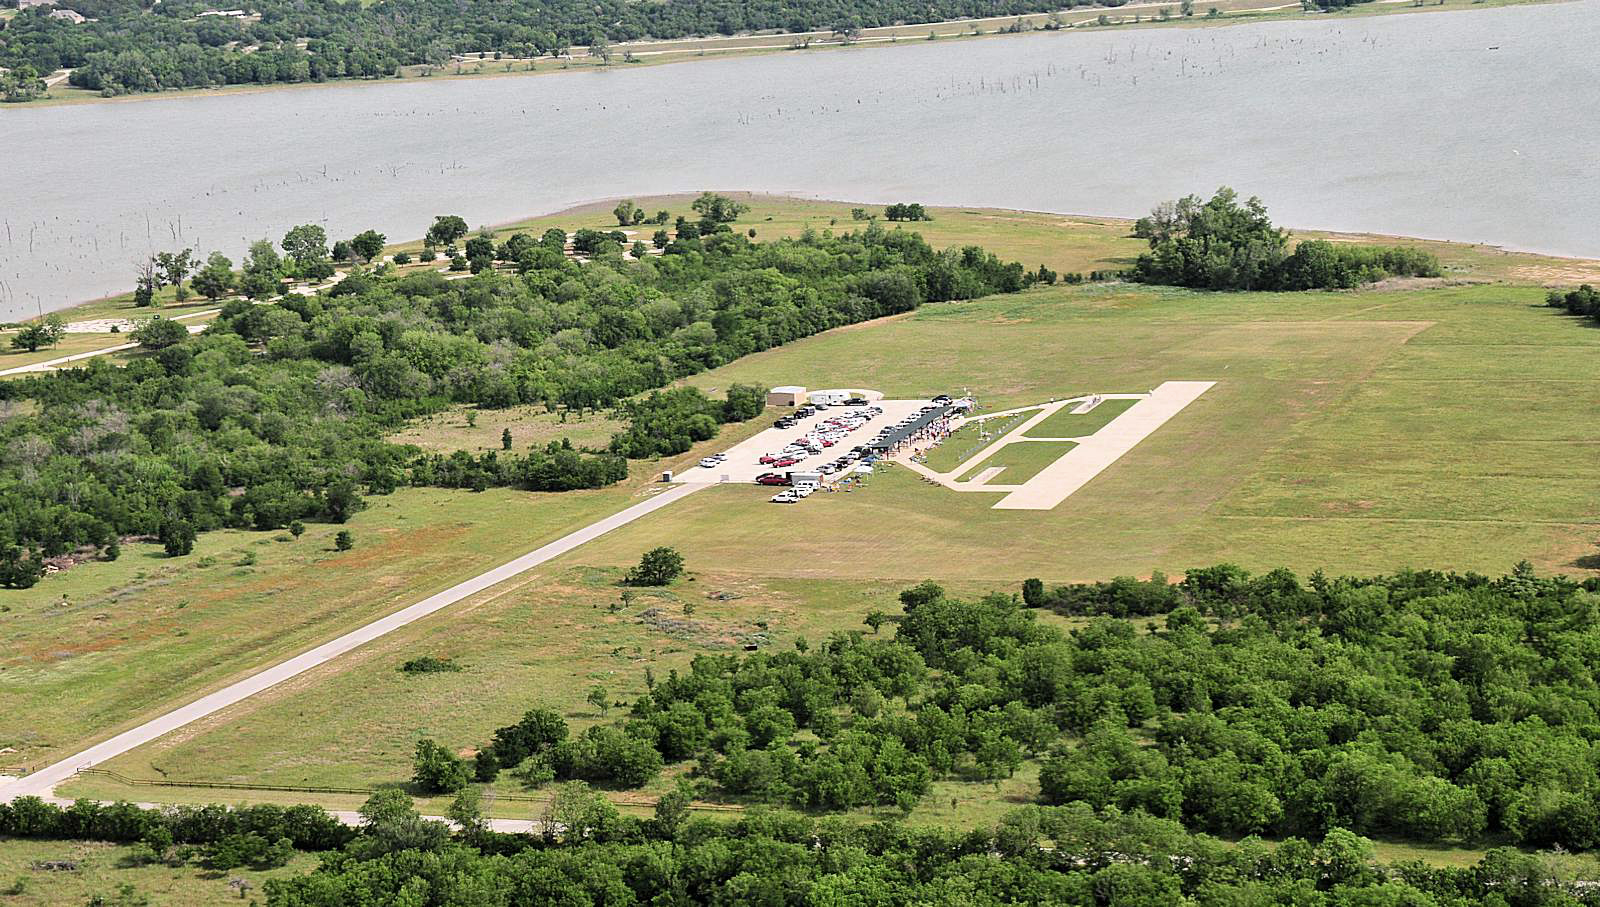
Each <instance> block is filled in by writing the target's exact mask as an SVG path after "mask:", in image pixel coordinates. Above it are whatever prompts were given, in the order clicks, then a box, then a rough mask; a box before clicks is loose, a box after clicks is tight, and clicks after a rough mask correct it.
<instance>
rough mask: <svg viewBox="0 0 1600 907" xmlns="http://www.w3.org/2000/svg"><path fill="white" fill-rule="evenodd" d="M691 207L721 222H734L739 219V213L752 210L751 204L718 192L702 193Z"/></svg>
mask: <svg viewBox="0 0 1600 907" xmlns="http://www.w3.org/2000/svg"><path fill="white" fill-rule="evenodd" d="M689 207H691V208H693V209H694V210H695V211H698V212H699V213H700V216H701V217H703V218H705V219H706V220H709V221H714V222H716V223H719V224H727V223H732V222H733V221H736V220H738V219H739V215H741V214H744V213H745V212H747V211H749V210H750V206H749V205H746V204H744V203H743V202H738V201H734V200H733V199H731V198H729V197H727V196H726V195H720V194H718V193H716V192H702V193H700V197H699V198H696V199H695V200H694V201H693V202H691V203H690V205H689Z"/></svg>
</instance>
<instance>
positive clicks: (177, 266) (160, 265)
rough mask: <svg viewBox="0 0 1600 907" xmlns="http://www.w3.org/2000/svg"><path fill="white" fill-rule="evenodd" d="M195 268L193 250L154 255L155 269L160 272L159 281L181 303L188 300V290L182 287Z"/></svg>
mask: <svg viewBox="0 0 1600 907" xmlns="http://www.w3.org/2000/svg"><path fill="white" fill-rule="evenodd" d="M194 267H195V260H194V250H193V249H184V250H183V251H181V252H161V253H159V254H157V255H156V268H157V269H159V270H160V271H161V281H162V282H163V283H165V284H166V285H167V286H169V287H172V291H173V295H174V297H175V298H176V299H177V300H178V301H179V302H183V301H184V300H185V299H188V298H189V290H188V288H187V287H185V286H184V285H183V282H184V280H185V279H187V278H188V276H189V272H191V271H193V270H194Z"/></svg>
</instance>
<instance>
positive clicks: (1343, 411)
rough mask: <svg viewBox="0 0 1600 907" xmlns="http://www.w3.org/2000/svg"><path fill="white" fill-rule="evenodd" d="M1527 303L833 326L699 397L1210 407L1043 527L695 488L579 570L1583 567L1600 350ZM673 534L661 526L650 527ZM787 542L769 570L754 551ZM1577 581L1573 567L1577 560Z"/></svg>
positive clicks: (1597, 339)
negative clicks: (948, 397)
mask: <svg viewBox="0 0 1600 907" xmlns="http://www.w3.org/2000/svg"><path fill="white" fill-rule="evenodd" d="M1542 299H1543V291H1542V290H1540V289H1538V288H1531V287H1529V288H1519V287H1506V286H1466V287H1431V288H1419V289H1406V290H1394V291H1372V292H1363V293H1314V294H1255V295H1248V294H1206V293H1191V292H1185V291H1176V290H1165V289H1154V288H1141V287H1126V286H1110V287H1086V288H1053V289H1041V290H1035V291H1032V292H1029V293H1025V294H1022V295H1020V296H1014V297H1004V298H995V299H990V300H984V301H980V302H976V303H969V304H953V305H947V306H930V307H928V308H926V309H923V310H921V311H919V312H918V313H917V314H916V315H915V316H914V317H911V318H904V319H899V320H894V321H890V322H886V323H882V324H878V325H874V326H872V327H868V328H858V329H853V330H847V331H839V332H834V333H831V334H826V335H822V336H819V337H815V338H811V339H809V340H806V341H803V342H800V343H797V344H792V345H790V346H788V347H785V348H782V349H778V350H773V351H769V352H767V353H763V354H759V355H756V356H752V357H748V358H746V359H744V360H741V361H740V362H737V363H734V364H733V365H730V366H728V367H725V368H722V369H718V370H716V371H714V372H710V373H707V374H705V375H703V376H700V377H698V378H696V379H695V380H694V382H693V383H696V384H702V385H706V386H719V385H726V384H728V383H731V382H733V381H746V382H754V383H758V384H761V383H766V384H779V383H796V384H802V385H807V386H834V385H852V386H863V387H872V388H877V389H880V390H882V391H884V392H885V393H887V394H889V395H890V396H926V395H931V394H934V393H938V392H940V391H946V390H951V389H959V388H962V387H970V388H972V389H973V390H974V392H975V393H977V394H978V395H979V398H980V401H981V403H982V404H983V405H984V406H985V407H987V408H990V409H993V410H1000V409H1006V408H1011V407H1014V406H1020V405H1025V404H1028V403H1032V402H1037V401H1040V400H1047V399H1050V398H1051V397H1053V396H1059V395H1062V394H1066V393H1078V392H1082V389H1083V388H1086V387H1090V388H1095V389H1097V390H1100V391H1104V392H1119V391H1142V390H1148V389H1150V388H1152V387H1154V386H1155V385H1156V384H1159V383H1160V382H1162V381H1165V380H1177V379H1194V380H1213V381H1216V382H1218V384H1217V386H1216V387H1215V388H1213V389H1212V390H1211V391H1209V392H1208V393H1206V394H1205V395H1204V396H1203V397H1201V398H1200V399H1199V400H1198V401H1196V402H1195V403H1194V404H1192V405H1191V406H1190V407H1188V408H1187V409H1185V410H1184V411H1183V412H1182V413H1180V414H1179V415H1178V416H1177V417H1176V418H1174V419H1173V420H1172V421H1171V422H1169V423H1167V425H1165V426H1164V427H1163V428H1162V429H1160V430H1159V431H1157V432H1156V433H1155V434H1154V435H1153V436H1151V437H1150V438H1149V439H1147V440H1146V441H1145V442H1143V443H1142V444H1140V445H1139V447H1138V448H1137V449H1136V450H1135V451H1133V452H1132V453H1131V454H1129V455H1128V456H1127V457H1125V458H1124V459H1123V460H1122V461H1121V462H1119V463H1118V464H1116V465H1115V466H1114V467H1113V468H1112V469H1110V470H1108V471H1107V472H1106V473H1104V474H1103V475H1101V476H1100V477H1099V478H1097V479H1096V480H1095V481H1094V482H1092V483H1091V484H1090V485H1088V486H1087V487H1085V488H1084V489H1083V490H1082V491H1080V492H1079V493H1078V494H1076V495H1074V496H1073V497H1072V498H1070V499H1069V500H1068V501H1066V502H1065V503H1063V504H1062V505H1061V506H1059V507H1057V508H1056V509H1055V510H1053V511H1050V512H1047V513H1007V512H996V511H992V510H990V509H989V504H990V503H992V502H991V501H988V500H987V497H988V496H985V495H971V494H951V493H949V492H947V491H945V490H943V489H939V488H935V487H930V486H927V485H925V484H923V483H921V482H920V481H919V480H917V479H915V478H912V477H908V476H905V475H903V474H900V475H897V474H896V473H895V472H894V471H893V470H889V471H886V472H884V473H883V474H882V475H880V476H877V477H874V479H873V482H872V485H871V487H870V488H869V489H867V490H866V491H864V492H861V493H856V494H852V495H848V496H846V495H834V496H819V497H813V498H812V499H810V500H808V501H807V502H806V504H805V505H802V506H797V507H790V508H776V507H771V506H769V505H767V504H766V503H765V501H764V499H763V498H762V497H761V496H760V495H758V494H755V493H754V492H753V491H752V490H750V489H744V488H714V489H711V490H710V491H708V492H706V493H703V494H701V495H697V496H695V497H694V498H692V499H690V500H687V501H685V502H683V503H682V504H681V505H679V506H677V507H675V508H673V509H672V510H671V511H669V512H666V513H663V514H661V515H659V516H658V517H657V519H656V520H653V521H651V522H650V523H641V524H639V525H638V526H636V527H632V528H630V529H627V530H624V531H622V532H619V533H617V534H616V535H614V536H611V537H608V538H605V539H601V540H599V541H598V542H597V543H595V545H593V546H592V547H590V548H588V549H586V550H585V551H584V552H583V556H584V557H585V558H586V559H588V560H589V561H590V562H592V563H595V564H609V565H617V564H621V563H624V562H625V561H626V558H627V556H628V554H629V553H630V552H632V551H634V550H636V549H637V548H638V547H639V544H640V540H639V539H638V538H636V537H637V536H642V535H644V534H647V533H649V534H655V535H660V534H666V535H669V536H671V537H674V538H676V539H678V547H679V548H680V549H681V550H683V551H684V553H685V555H686V556H687V557H688V558H689V560H690V562H691V563H715V564H726V565H747V566H746V567H735V569H748V570H750V571H751V572H760V573H762V574H764V575H771V574H773V573H779V574H784V573H787V574H791V575H795V576H840V575H844V576H856V577H872V578H878V579H885V578H891V577H897V578H899V579H903V580H906V581H916V580H919V579H922V578H924V577H927V576H938V577H943V578H947V579H969V580H984V581H991V582H1015V581H1017V580H1020V579H1022V578H1024V577H1025V576H1031V575H1035V574H1037V575H1040V576H1042V577H1044V578H1046V579H1049V580H1053V581H1062V580H1069V579H1096V578H1103V577H1106V576H1110V575H1115V574H1119V573H1129V574H1147V573H1148V572H1150V571H1151V570H1152V569H1161V570H1165V571H1168V572H1169V573H1176V572H1181V571H1182V570H1183V569H1185V568H1187V567H1191V566H1197V565H1201V564H1209V563H1214V562H1218V561H1235V562H1238V563H1241V564H1244V565H1246V566H1249V567H1252V568H1256V569H1266V568H1270V567H1274V566H1280V565H1282V566H1288V567H1292V568H1294V569H1297V570H1302V571H1310V570H1312V569H1315V568H1317V567H1322V568H1325V569H1328V570H1330V571H1334V572H1366V571H1383V570H1393V569H1397V568H1401V567H1406V566H1417V567H1421V566H1429V567H1439V568H1446V569H1460V570H1482V571H1490V572H1495V571H1504V570H1508V569H1509V568H1510V567H1511V566H1512V564H1513V563H1514V562H1515V561H1516V560H1518V559H1520V558H1524V557H1525V558H1528V559H1529V560H1531V561H1532V562H1533V563H1534V564H1535V565H1536V566H1538V567H1540V568H1541V569H1543V570H1548V571H1568V572H1582V568H1581V567H1580V566H1579V563H1580V561H1579V559H1580V558H1582V557H1584V556H1585V555H1588V554H1591V553H1592V552H1593V550H1594V548H1593V539H1594V538H1595V537H1596V535H1597V531H1596V530H1597V528H1600V500H1597V496H1596V494H1595V493H1594V492H1593V487H1594V484H1595V481H1596V479H1600V456H1597V454H1600V442H1597V440H1596V438H1595V437H1594V435H1593V432H1592V426H1593V404H1592V400H1591V399H1590V398H1589V396H1588V392H1587V390H1586V388H1588V387H1589V384H1590V382H1589V379H1588V378H1587V377H1586V374H1587V372H1586V369H1587V366H1586V363H1590V362H1592V361H1593V358H1594V355H1595V353H1596V352H1597V351H1600V331H1596V330H1594V329H1593V328H1591V327H1587V326H1585V325H1584V324H1582V323H1580V322H1578V321H1576V320H1573V319H1570V318H1567V317H1563V316H1561V315H1558V314H1556V313H1555V312H1554V311H1553V310H1550V309H1546V308H1543V307H1542V305H1541V303H1542ZM660 524H668V525H669V527H670V528H667V529H665V530H663V529H661V528H659V527H660ZM775 538H781V539H783V542H782V545H781V546H780V547H781V550H782V555H781V556H773V555H771V554H769V553H767V552H770V551H771V544H770V540H772V539H775ZM1584 563H1587V561H1585V562H1584Z"/></svg>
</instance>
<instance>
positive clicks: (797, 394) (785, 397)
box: [767, 384, 806, 406]
mask: <svg viewBox="0 0 1600 907" xmlns="http://www.w3.org/2000/svg"><path fill="white" fill-rule="evenodd" d="M805 402H806V389H805V388H803V387H800V386H799V385H795V384H785V385H783V386H781V387H775V388H773V389H772V390H769V391H767V405H768V406H802V405H804V404H805Z"/></svg>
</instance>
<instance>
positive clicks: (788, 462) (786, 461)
mask: <svg viewBox="0 0 1600 907" xmlns="http://www.w3.org/2000/svg"><path fill="white" fill-rule="evenodd" d="M798 462H800V461H799V460H796V459H795V458H794V457H784V458H783V459H781V460H773V461H772V465H773V466H793V465H794V464H796V463H798Z"/></svg>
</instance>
